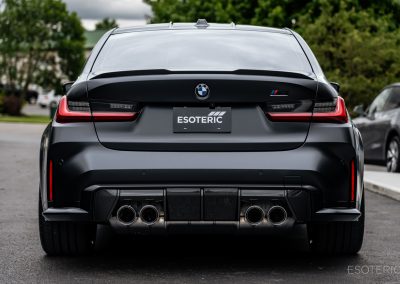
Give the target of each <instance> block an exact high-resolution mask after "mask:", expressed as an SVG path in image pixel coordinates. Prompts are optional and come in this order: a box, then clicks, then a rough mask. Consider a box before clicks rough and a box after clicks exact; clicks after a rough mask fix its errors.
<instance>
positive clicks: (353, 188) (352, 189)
mask: <svg viewBox="0 0 400 284" xmlns="http://www.w3.org/2000/svg"><path fill="white" fill-rule="evenodd" d="M350 168H351V169H350V170H351V178H350V200H351V201H352V202H353V201H354V200H355V197H356V169H355V163H354V160H352V161H351V166H350Z"/></svg>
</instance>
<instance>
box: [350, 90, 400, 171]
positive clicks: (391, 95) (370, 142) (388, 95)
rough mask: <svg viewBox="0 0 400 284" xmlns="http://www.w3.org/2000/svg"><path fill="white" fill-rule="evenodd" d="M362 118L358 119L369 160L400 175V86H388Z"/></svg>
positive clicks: (366, 156)
mask: <svg viewBox="0 0 400 284" xmlns="http://www.w3.org/2000/svg"><path fill="white" fill-rule="evenodd" d="M357 111H358V112H359V114H360V117H358V118H356V119H354V123H355V124H356V125H357V127H358V129H359V130H360V132H361V135H362V137H363V141H364V147H365V149H364V151H365V159H366V160H367V161H368V162H371V163H377V164H385V165H386V167H387V169H388V171H390V172H399V171H400V159H399V158H400V157H399V149H400V140H399V139H400V83H396V84H392V85H389V86H386V87H385V88H384V89H383V90H382V91H381V92H380V94H379V95H378V96H377V97H376V98H375V100H374V101H373V102H372V104H371V105H370V106H369V107H368V108H367V110H366V111H365V112H364V111H363V108H362V107H361V106H358V108H357Z"/></svg>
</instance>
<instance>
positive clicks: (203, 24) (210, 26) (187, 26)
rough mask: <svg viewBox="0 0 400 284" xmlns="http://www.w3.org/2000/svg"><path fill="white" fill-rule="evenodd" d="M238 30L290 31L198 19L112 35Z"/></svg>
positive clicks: (128, 29) (150, 25)
mask: <svg viewBox="0 0 400 284" xmlns="http://www.w3.org/2000/svg"><path fill="white" fill-rule="evenodd" d="M198 29H206V30H239V31H258V32H271V33H282V34H291V31H290V30H289V29H287V28H284V29H278V28H270V27H261V26H252V25H236V24H235V23H230V24H217V23H208V22H207V21H206V20H204V19H199V20H198V21H197V23H173V22H170V23H162V24H147V25H142V26H133V27H127V28H116V29H115V30H113V32H112V34H121V33H130V32H138V31H141V32H144V31H160V30H198Z"/></svg>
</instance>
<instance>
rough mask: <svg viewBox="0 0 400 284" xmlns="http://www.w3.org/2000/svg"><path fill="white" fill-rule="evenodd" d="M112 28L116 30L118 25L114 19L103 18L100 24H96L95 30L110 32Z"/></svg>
mask: <svg viewBox="0 0 400 284" xmlns="http://www.w3.org/2000/svg"><path fill="white" fill-rule="evenodd" d="M113 28H118V24H117V21H115V19H111V18H104V19H103V20H101V21H100V22H98V23H96V30H111V29H113Z"/></svg>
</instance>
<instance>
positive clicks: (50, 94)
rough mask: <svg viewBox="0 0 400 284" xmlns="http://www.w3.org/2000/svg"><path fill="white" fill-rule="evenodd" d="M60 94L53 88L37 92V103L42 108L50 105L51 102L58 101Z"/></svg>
mask: <svg viewBox="0 0 400 284" xmlns="http://www.w3.org/2000/svg"><path fill="white" fill-rule="evenodd" d="M60 99H61V96H60V95H56V94H55V91H54V90H48V91H43V92H41V93H40V94H39V96H38V100H37V103H38V105H39V106H41V107H42V108H46V107H48V106H49V105H50V103H51V102H56V103H57V104H58V102H59V101H60Z"/></svg>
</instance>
